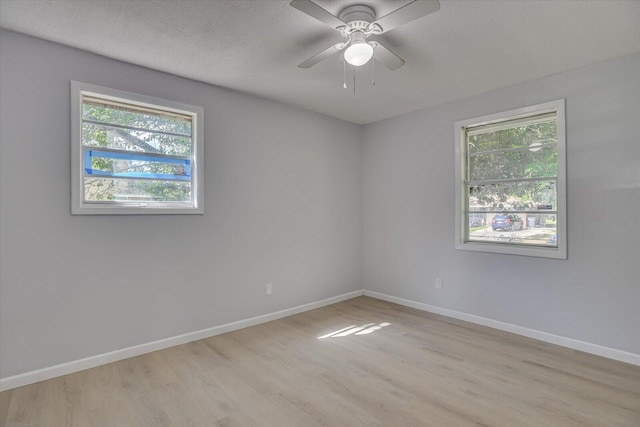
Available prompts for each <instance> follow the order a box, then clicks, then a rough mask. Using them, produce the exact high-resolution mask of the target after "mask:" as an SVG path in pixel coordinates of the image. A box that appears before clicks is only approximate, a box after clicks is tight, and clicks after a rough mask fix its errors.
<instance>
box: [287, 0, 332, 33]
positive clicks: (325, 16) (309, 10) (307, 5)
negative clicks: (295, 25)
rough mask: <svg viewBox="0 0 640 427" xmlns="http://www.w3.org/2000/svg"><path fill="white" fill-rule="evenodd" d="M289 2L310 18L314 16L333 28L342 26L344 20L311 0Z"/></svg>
mask: <svg viewBox="0 0 640 427" xmlns="http://www.w3.org/2000/svg"><path fill="white" fill-rule="evenodd" d="M289 4H290V5H291V6H293V7H295V8H296V9H298V10H299V11H301V12H304V13H306V14H307V15H309V16H311V17H312V18H316V19H317V20H318V21H320V22H324V23H325V24H327V25H329V26H331V27H333V28H334V29H335V28H338V27H343V26H344V22H342V21H341V20H339V19H338V18H337V17H336V16H334V15H332V14H331V13H329V12H328V11H326V10H325V9H323V8H321V7H320V6H318V5H317V4H315V3H314V2H312V1H311V0H293V1H292V2H291V3H289Z"/></svg>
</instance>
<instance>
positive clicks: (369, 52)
mask: <svg viewBox="0 0 640 427" xmlns="http://www.w3.org/2000/svg"><path fill="white" fill-rule="evenodd" d="M372 57H373V46H371V45H370V44H369V43H367V42H365V41H357V42H353V43H351V44H350V45H349V47H348V48H347V49H346V50H345V51H344V60H345V61H347V63H349V64H351V65H353V66H354V67H360V66H362V65H364V64H366V63H367V62H369V60H371V58H372Z"/></svg>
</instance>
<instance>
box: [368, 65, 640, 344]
mask: <svg viewBox="0 0 640 427" xmlns="http://www.w3.org/2000/svg"><path fill="white" fill-rule="evenodd" d="M425 78H428V77H425ZM559 98H566V102H567V104H566V112H567V147H568V153H567V156H568V164H567V173H568V216H569V220H568V233H569V236H568V239H569V240H568V242H569V259H568V260H566V261H561V260H548V259H539V258H528V257H520V256H513V255H498V254H485V253H474V252H466V251H457V250H455V249H454V236H453V233H454V214H455V213H454V197H453V194H454V189H455V185H454V178H455V176H454V172H453V170H454V135H453V122H454V121H456V120H460V119H466V118H470V117H476V116H481V115H485V114H490V113H495V112H500V111H505V110H509V109H513V108H518V107H524V106H527V105H532V104H537V103H541V102H545V101H551V100H554V99H559ZM639 124H640V55H638V54H636V55H633V56H629V57H625V58H621V59H618V60H615V61H610V62H606V63H601V64H597V65H594V66H589V67H585V68H582V69H578V70H574V71H572V72H568V73H563V74H559V75H555V76H551V77H548V78H545V79H541V80H537V81H532V82H529V83H525V84H520V85H516V86H512V87H507V88H505V89H502V90H498V91H494V92H490V93H486V94H483V95H480V96H476V97H473V98H468V99H465V100H462V101H458V102H454V103H450V104H446V105H442V106H439V107H436V108H432V109H428V110H423V111H419V112H415V113H412V114H406V115H403V116H400V117H397V118H393V119H389V120H386V121H381V122H377V123H373V124H370V125H367V126H365V127H364V135H363V141H364V144H363V174H364V175H363V213H364V217H363V242H364V244H363V265H364V272H363V280H364V284H365V288H366V289H369V290H373V291H378V292H382V293H386V294H389V295H392V296H396V297H401V298H406V299H410V300H414V301H417V302H422V303H426V304H431V305H435V306H438V307H443V308H448V309H452V310H457V311H461V312H465V313H469V314H475V315H478V316H483V317H486V318H490V319H494V320H499V321H502V322H508V323H512V324H515V325H519V326H524V327H528V328H533V329H537V330H541V331H544V332H548V333H553V334H557V335H561V336H565V337H570V338H574V339H578V340H582V341H586V342H590V343H594V344H599V345H604V346H608V347H612V348H616V349H619V350H625V351H629V352H633V353H636V354H638V353H640V339H639V338H638V337H639V335H638V325H640V309H639V308H638V304H639V303H640V278H639V275H638V267H639V266H638V263H639V262H640V250H638V245H639V242H640V143H639V139H638V125H639ZM437 276H440V277H442V279H443V285H444V289H443V290H442V291H437V290H435V288H434V280H435V278H436V277H437Z"/></svg>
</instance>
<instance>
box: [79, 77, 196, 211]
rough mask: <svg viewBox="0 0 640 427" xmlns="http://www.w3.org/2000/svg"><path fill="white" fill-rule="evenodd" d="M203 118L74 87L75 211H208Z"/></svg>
mask: <svg viewBox="0 0 640 427" xmlns="http://www.w3.org/2000/svg"><path fill="white" fill-rule="evenodd" d="M203 115H204V111H203V109H202V108H200V107H195V106H191V105H185V104H180V103H177V102H171V101H165V100H161V99H156V98H150V97H146V96H142V95H136V94H132V93H127V92H122V91H116V90H112V89H108V88H103V87H98V86H93V85H89V84H85V83H79V82H71V143H72V147H71V167H72V173H71V175H72V183H71V185H72V191H71V202H72V207H71V213H72V214H74V215H75V214H190V213H195V214H202V213H204V211H203V169H202V159H203V137H204V133H203V129H204V126H203Z"/></svg>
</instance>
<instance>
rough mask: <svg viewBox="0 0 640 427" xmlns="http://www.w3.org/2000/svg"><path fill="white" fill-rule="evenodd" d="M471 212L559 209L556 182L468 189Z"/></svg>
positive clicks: (483, 186) (516, 183)
mask: <svg viewBox="0 0 640 427" xmlns="http://www.w3.org/2000/svg"><path fill="white" fill-rule="evenodd" d="M468 191H469V211H470V212H474V211H475V212H477V211H489V210H500V211H502V210H505V211H508V210H515V211H544V210H556V209H557V198H556V197H557V196H556V194H557V192H556V181H555V180H553V181H551V180H540V181H525V182H508V183H500V184H485V185H477V186H472V187H468Z"/></svg>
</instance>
